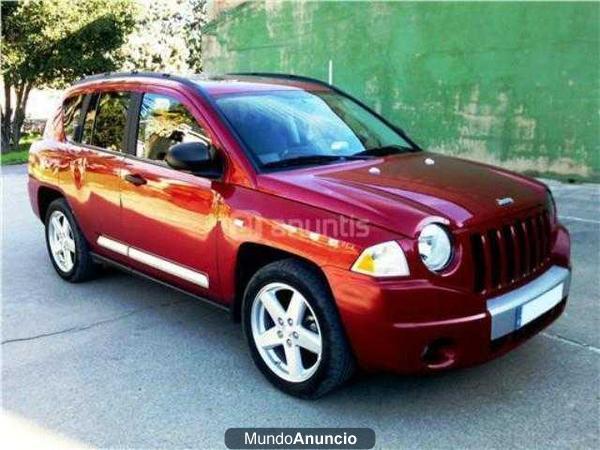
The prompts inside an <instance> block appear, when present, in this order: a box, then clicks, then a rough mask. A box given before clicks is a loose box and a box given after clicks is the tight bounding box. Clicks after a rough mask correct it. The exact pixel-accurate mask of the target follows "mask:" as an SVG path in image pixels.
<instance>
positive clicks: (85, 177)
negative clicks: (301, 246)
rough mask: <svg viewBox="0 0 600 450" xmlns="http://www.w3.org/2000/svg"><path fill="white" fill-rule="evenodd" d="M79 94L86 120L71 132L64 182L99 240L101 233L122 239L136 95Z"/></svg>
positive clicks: (85, 228)
mask: <svg viewBox="0 0 600 450" xmlns="http://www.w3.org/2000/svg"><path fill="white" fill-rule="evenodd" d="M78 98H81V99H82V101H83V108H82V111H83V120H82V121H81V124H80V125H79V126H78V128H77V129H76V130H73V131H72V132H71V133H68V134H70V136H69V135H68V136H67V145H68V146H69V151H68V154H69V165H68V167H66V170H64V171H63V173H61V175H60V184H61V187H62V188H63V190H64V192H65V194H66V195H67V198H68V200H69V203H70V205H71V207H72V208H73V210H74V212H75V215H76V216H77V219H78V221H79V222H80V226H81V229H82V230H83V231H84V233H85V234H86V237H87V238H88V240H89V241H90V242H91V243H93V244H95V243H96V241H97V239H98V237H99V236H101V235H106V236H112V237H114V238H118V237H119V236H120V233H121V206H120V198H119V188H120V183H121V171H122V169H123V161H124V150H125V148H126V123H127V117H128V114H129V108H130V106H131V93H129V92H122V91H106V92H98V93H93V94H88V95H86V96H85V97H83V96H79V97H78Z"/></svg>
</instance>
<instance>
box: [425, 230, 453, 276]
mask: <svg viewBox="0 0 600 450" xmlns="http://www.w3.org/2000/svg"><path fill="white" fill-rule="evenodd" d="M419 255H421V259H422V260H423V263H424V264H425V265H426V266H427V268H428V269H429V270H432V271H434V272H439V271H440V270H442V269H444V268H445V267H446V266H447V265H448V263H449V262H450V258H451V257H452V243H451V241H450V236H449V235H448V232H447V231H446V230H445V228H444V227H442V226H441V225H438V224H436V223H430V224H429V225H426V226H425V228H423V230H422V231H421V234H420V235H419Z"/></svg>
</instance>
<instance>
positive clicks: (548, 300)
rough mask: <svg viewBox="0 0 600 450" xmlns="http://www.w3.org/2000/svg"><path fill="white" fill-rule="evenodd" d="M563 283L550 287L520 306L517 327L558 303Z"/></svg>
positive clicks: (561, 294)
mask: <svg viewBox="0 0 600 450" xmlns="http://www.w3.org/2000/svg"><path fill="white" fill-rule="evenodd" d="M563 284H564V283H561V284H559V285H558V286H556V287H554V288H552V289H550V290H549V291H548V292H545V293H544V294H542V295H540V296H539V297H538V298H536V299H535V300H531V301H530V302H528V303H525V304H524V305H523V306H521V314H520V320H519V327H522V326H523V325H526V324H528V323H529V322H531V321H532V320H534V319H537V318H538V317H539V316H541V315H542V314H544V313H545V312H546V311H548V310H550V309H552V308H554V307H555V306H556V305H558V304H559V303H560V301H561V300H562V297H563Z"/></svg>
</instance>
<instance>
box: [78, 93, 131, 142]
mask: <svg viewBox="0 0 600 450" xmlns="http://www.w3.org/2000/svg"><path fill="white" fill-rule="evenodd" d="M130 100H131V93H129V92H104V93H101V94H99V95H94V96H93V97H92V98H91V100H90V105H89V107H88V110H87V114H86V117H85V121H84V126H83V139H82V142H83V143H85V144H90V145H93V146H95V147H101V148H105V149H107V150H111V151H114V152H122V151H123V149H124V148H125V127H126V125H127V115H128V112H129V108H130V103H131V101H130Z"/></svg>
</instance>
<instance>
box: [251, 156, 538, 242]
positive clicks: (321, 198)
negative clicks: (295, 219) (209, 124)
mask: <svg viewBox="0 0 600 450" xmlns="http://www.w3.org/2000/svg"><path fill="white" fill-rule="evenodd" d="M259 188H260V189H261V190H264V191H266V192H269V193H271V194H275V195H279V196H283V197H286V198H290V199H293V200H296V201H300V202H304V203H306V204H308V205H313V206H317V207H320V208H323V209H326V210H329V211H333V212H336V213H339V214H343V215H346V216H349V217H354V218H357V219H361V220H366V221H369V222H371V223H374V224H376V225H378V226H381V227H384V228H387V229H390V230H392V231H395V232H399V233H401V234H403V235H405V236H414V235H416V233H417V230H418V227H419V224H420V223H421V222H422V221H424V220H430V218H431V217H432V216H434V217H441V218H444V219H446V220H447V221H448V222H449V223H450V224H451V225H452V226H456V227H463V226H469V225H471V224H475V223H478V222H483V221H486V220H489V219H491V218H500V217H506V216H509V215H511V214H515V213H516V212H517V211H520V210H523V209H526V208H531V207H533V206H538V205H541V204H544V202H545V201H546V193H545V191H546V188H545V186H544V185H543V184H542V183H540V182H538V181H535V180H532V179H530V178H526V177H523V176H521V175H517V174H515V173H512V172H509V171H506V170H503V169H499V168H496V167H492V166H487V165H485V164H480V163H476V162H472V161H466V160H463V159H459V158H453V157H449V156H443V155H439V154H434V153H429V152H416V153H406V154H401V155H393V156H388V157H385V158H377V159H373V160H366V161H358V162H349V163H342V164H333V165H327V166H320V167H318V168H314V167H312V168H309V169H299V170H291V171H285V172H277V173H272V174H268V175H262V176H261V177H260V180H259ZM511 200H512V202H511ZM500 203H502V204H500Z"/></svg>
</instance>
